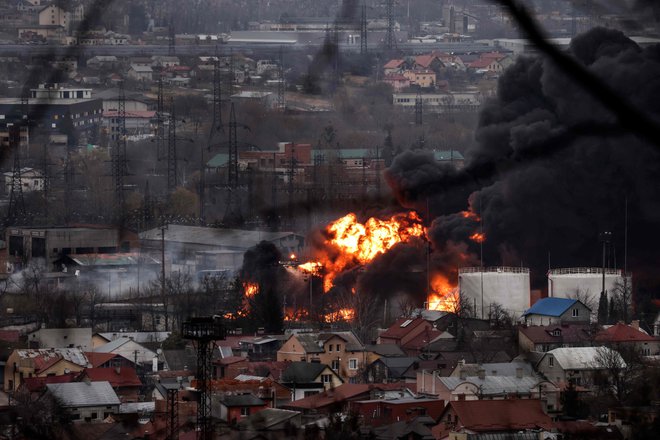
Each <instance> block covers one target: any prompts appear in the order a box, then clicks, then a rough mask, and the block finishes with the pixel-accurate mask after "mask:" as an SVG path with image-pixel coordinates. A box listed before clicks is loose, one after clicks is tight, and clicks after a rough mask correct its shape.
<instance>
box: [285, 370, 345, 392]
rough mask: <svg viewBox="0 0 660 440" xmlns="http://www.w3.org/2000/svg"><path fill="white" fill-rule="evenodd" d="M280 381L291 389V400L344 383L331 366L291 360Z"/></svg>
mask: <svg viewBox="0 0 660 440" xmlns="http://www.w3.org/2000/svg"><path fill="white" fill-rule="evenodd" d="M280 383H281V384H282V385H284V386H286V387H288V388H289V389H291V395H292V398H291V400H298V399H302V398H304V397H308V396H311V395H313V394H318V393H320V392H322V391H324V390H329V389H331V388H337V387H338V386H339V385H341V384H342V383H344V381H343V380H342V378H341V377H339V375H337V373H336V372H335V371H334V370H332V369H331V368H330V367H329V366H327V365H325V364H321V363H317V362H289V363H288V365H287V367H286V369H285V370H284V371H283V372H282V376H281V377H280Z"/></svg>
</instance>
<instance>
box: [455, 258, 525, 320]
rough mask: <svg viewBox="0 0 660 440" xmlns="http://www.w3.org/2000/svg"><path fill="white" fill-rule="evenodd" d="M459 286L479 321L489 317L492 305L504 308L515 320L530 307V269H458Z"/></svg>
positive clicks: (463, 298) (463, 297)
mask: <svg viewBox="0 0 660 440" xmlns="http://www.w3.org/2000/svg"><path fill="white" fill-rule="evenodd" d="M458 287H459V290H460V295H461V299H462V300H464V301H466V302H467V303H468V304H469V305H470V307H471V308H472V309H473V310H474V311H475V313H474V316H475V317H477V318H484V319H486V318H488V312H489V310H490V307H491V304H499V305H501V306H502V308H504V310H506V311H507V312H508V313H509V314H510V315H511V316H512V317H514V319H515V318H518V317H520V316H521V315H522V314H523V312H524V311H525V310H527V309H528V308H529V298H530V284H529V268H527V267H463V268H461V269H459V270H458ZM482 293H483V294H482ZM482 298H483V300H482ZM482 303H483V309H482ZM482 311H483V314H482Z"/></svg>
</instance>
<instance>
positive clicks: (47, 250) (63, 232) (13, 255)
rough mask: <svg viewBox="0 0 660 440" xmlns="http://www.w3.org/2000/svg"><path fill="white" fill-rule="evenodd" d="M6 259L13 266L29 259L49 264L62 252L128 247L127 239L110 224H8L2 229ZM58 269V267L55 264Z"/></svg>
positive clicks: (95, 251)
mask: <svg viewBox="0 0 660 440" xmlns="http://www.w3.org/2000/svg"><path fill="white" fill-rule="evenodd" d="M6 242H7V256H8V262H9V263H10V264H11V265H13V269H14V270H18V269H20V268H21V266H22V265H23V264H26V263H28V262H29V261H30V260H32V259H43V261H44V262H45V264H46V265H47V266H48V267H49V269H50V268H51V267H50V265H51V264H53V263H54V262H55V260H57V259H58V258H60V257H61V256H63V255H69V254H93V253H98V254H112V253H116V252H118V251H120V250H122V251H128V250H129V249H130V241H129V240H128V238H127V237H122V235H121V233H120V231H119V229H118V228H115V227H112V226H81V227H43V228H39V227H33V226H31V227H20V226H15V227H10V228H7V230H6ZM55 270H59V268H55Z"/></svg>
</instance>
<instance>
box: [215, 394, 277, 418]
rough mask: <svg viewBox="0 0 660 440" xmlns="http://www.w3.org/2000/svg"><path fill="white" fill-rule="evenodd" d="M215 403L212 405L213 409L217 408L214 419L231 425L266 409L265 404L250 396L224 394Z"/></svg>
mask: <svg viewBox="0 0 660 440" xmlns="http://www.w3.org/2000/svg"><path fill="white" fill-rule="evenodd" d="M214 403H215V402H214ZM217 403H218V404H217V405H214V409H215V408H218V410H216V411H217V415H216V417H218V418H219V419H220V420H222V421H224V422H226V423H229V424H231V425H235V424H237V423H238V422H239V421H240V420H241V419H243V418H245V417H248V416H251V415H254V414H256V413H258V412H260V411H262V410H264V409H266V408H268V405H267V403H266V402H264V401H263V400H261V399H260V398H258V397H256V396H253V395H252V394H239V395H226V394H225V395H223V396H221V397H220V398H218V399H217Z"/></svg>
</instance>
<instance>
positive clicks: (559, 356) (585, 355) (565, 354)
mask: <svg viewBox="0 0 660 440" xmlns="http://www.w3.org/2000/svg"><path fill="white" fill-rule="evenodd" d="M546 356H553V357H554V358H555V359H556V360H557V362H558V363H559V365H560V366H561V368H563V369H564V370H594V369H602V368H605V365H603V364H604V362H603V361H605V360H606V359H604V358H610V357H611V359H612V360H613V361H616V362H618V363H619V365H621V366H624V365H625V364H626V363H625V361H624V360H623V358H622V357H621V355H620V354H619V353H618V352H616V351H614V350H612V349H610V348H607V347H561V348H555V349H554V350H550V351H549V352H547V353H546V354H545V356H543V358H545V357H546ZM543 358H541V359H543Z"/></svg>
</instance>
